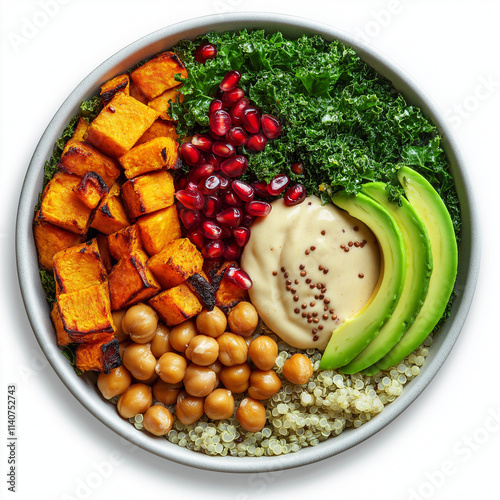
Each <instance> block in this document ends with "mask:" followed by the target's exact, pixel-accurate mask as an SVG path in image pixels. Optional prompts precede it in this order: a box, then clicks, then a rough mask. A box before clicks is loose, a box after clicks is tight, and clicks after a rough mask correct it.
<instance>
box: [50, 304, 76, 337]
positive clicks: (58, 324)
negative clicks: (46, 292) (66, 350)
mask: <svg viewBox="0 0 500 500" xmlns="http://www.w3.org/2000/svg"><path fill="white" fill-rule="evenodd" d="M50 317H51V319H52V323H53V324H54V328H55V330H56V335H57V345H60V346H64V345H69V344H71V342H72V341H71V339H70V338H69V335H68V332H67V331H66V330H65V329H64V325H63V322H62V320H61V315H60V314H59V307H58V305H57V302H56V303H54V305H53V307H52V311H51V313H50Z"/></svg>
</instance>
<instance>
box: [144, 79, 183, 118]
mask: <svg viewBox="0 0 500 500" xmlns="http://www.w3.org/2000/svg"><path fill="white" fill-rule="evenodd" d="M183 100H184V96H183V95H182V94H181V93H180V86H177V87H174V88H172V89H168V90H166V91H165V92H163V94H160V95H159V96H158V97H155V98H154V99H153V100H151V101H149V102H148V106H149V107H150V108H153V109H156V111H158V112H159V113H160V118H161V119H162V120H167V121H173V118H171V117H170V114H169V110H170V104H171V102H176V101H179V102H181V103H182V101H183Z"/></svg>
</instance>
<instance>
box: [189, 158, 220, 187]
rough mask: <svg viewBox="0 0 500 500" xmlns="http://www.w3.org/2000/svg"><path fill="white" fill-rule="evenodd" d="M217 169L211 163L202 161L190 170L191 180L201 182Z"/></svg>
mask: <svg viewBox="0 0 500 500" xmlns="http://www.w3.org/2000/svg"><path fill="white" fill-rule="evenodd" d="M214 171H215V167H214V166H213V165H210V163H202V164H201V165H197V166H196V167H193V168H191V169H190V170H189V173H188V177H189V180H190V181H191V182H198V183H199V182H201V181H202V180H203V179H206V178H207V177H208V176H210V175H212V174H213V173H214Z"/></svg>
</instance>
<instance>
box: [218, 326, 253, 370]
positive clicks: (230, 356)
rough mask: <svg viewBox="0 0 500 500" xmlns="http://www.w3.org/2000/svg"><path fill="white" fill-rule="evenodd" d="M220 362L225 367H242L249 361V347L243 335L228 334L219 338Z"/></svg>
mask: <svg viewBox="0 0 500 500" xmlns="http://www.w3.org/2000/svg"><path fill="white" fill-rule="evenodd" d="M217 342H218V343H219V360H220V362H221V363H222V364H223V365H226V366H233V365H240V364H241V363H244V362H245V361H246V360H247V357H248V346H247V343H246V342H245V339H244V338H243V337H242V336H241V335H236V334H235V333H230V332H226V333H223V334H222V335H221V336H220V337H217Z"/></svg>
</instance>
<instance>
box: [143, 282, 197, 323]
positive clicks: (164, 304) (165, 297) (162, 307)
mask: <svg viewBox="0 0 500 500" xmlns="http://www.w3.org/2000/svg"><path fill="white" fill-rule="evenodd" d="M148 304H149V305H150V306H151V307H152V308H153V309H154V310H155V311H156V312H157V313H158V316H159V317H160V318H161V319H162V321H164V322H165V323H166V324H167V325H169V326H171V325H178V324H179V323H182V322H183V321H185V320H186V319H189V318H192V317H193V316H196V315H197V314H198V313H200V312H201V310H202V309H203V306H202V305H201V303H200V301H199V300H198V299H197V298H196V295H195V294H194V293H193V292H192V291H191V290H190V289H189V287H188V286H187V285H186V284H184V283H181V284H180V285H178V286H175V287H173V288H169V289H168V290H164V291H163V292H161V293H159V294H158V295H155V296H154V297H153V298H152V299H150V300H149V302H148Z"/></svg>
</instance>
